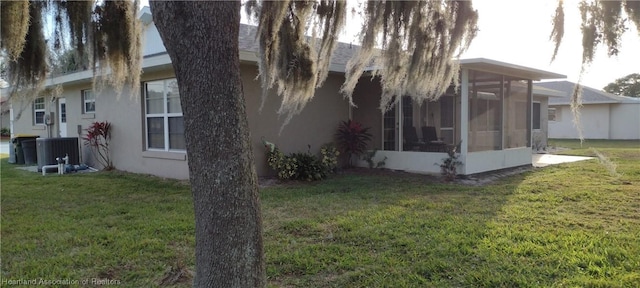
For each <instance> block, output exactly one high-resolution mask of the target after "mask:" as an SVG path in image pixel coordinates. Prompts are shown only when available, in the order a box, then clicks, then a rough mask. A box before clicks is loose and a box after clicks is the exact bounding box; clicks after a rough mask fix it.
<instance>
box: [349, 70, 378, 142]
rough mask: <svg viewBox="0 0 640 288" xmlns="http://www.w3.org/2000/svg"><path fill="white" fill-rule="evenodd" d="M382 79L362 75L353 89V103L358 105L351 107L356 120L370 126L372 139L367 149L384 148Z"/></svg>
mask: <svg viewBox="0 0 640 288" xmlns="http://www.w3.org/2000/svg"><path fill="white" fill-rule="evenodd" d="M381 94H382V89H381V86H380V81H378V80H377V79H373V80H372V79H371V77H362V78H360V80H358V85H357V86H356V88H355V90H354V91H353V103H354V104H355V105H356V106H357V107H353V108H352V109H351V116H352V118H353V120H354V121H358V122H360V123H361V124H362V125H363V126H364V127H370V129H369V132H370V133H371V136H372V137H371V141H370V142H369V143H368V146H367V149H370V150H375V149H377V150H382V112H381V111H380V109H379V107H380V95H381Z"/></svg>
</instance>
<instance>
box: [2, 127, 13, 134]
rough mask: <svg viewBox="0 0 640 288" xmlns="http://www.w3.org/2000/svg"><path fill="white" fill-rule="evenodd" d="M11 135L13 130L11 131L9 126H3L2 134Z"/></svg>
mask: <svg viewBox="0 0 640 288" xmlns="http://www.w3.org/2000/svg"><path fill="white" fill-rule="evenodd" d="M9 135H11V131H9V128H7V127H2V129H0V136H9Z"/></svg>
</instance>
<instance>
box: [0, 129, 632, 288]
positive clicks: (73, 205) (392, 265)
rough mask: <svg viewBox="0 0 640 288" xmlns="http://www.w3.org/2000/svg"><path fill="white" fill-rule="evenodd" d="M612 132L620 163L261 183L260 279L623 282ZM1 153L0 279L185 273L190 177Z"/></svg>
mask: <svg viewBox="0 0 640 288" xmlns="http://www.w3.org/2000/svg"><path fill="white" fill-rule="evenodd" d="M632 144H633V143H632ZM617 145H618V144H615V145H612V146H614V148H606V147H603V146H609V144H608V143H606V142H603V143H596V144H593V143H592V145H591V146H595V147H596V148H597V150H598V151H599V152H600V153H602V154H604V155H605V156H606V157H608V158H609V159H610V160H611V161H613V162H615V164H616V165H617V172H618V173H619V174H618V175H611V174H610V173H608V171H607V168H606V167H605V166H604V165H602V164H600V163H599V162H598V161H596V160H591V161H586V162H576V163H570V164H564V165H558V166H551V167H547V168H544V169H536V170H534V171H532V172H527V173H525V174H521V175H516V176H512V177H509V178H505V179H503V180H501V181H498V182H496V183H493V184H491V185H487V186H483V187H474V186H462V185H456V184H442V183H439V182H437V181H434V180H433V178H430V177H423V176H409V175H406V174H402V173H393V172H389V173H375V174H371V175H369V174H366V173H347V174H345V175H341V176H336V177H334V178H332V179H329V180H327V181H324V182H318V183H294V184H286V185H277V186H274V187H270V188H266V189H263V190H262V194H261V197H262V205H263V214H264V228H265V229H264V230H265V235H264V236H265V251H266V255H265V256H266V261H267V275H268V278H269V283H270V285H271V286H274V287H280V286H285V287H560V286H562V287H637V286H638V284H639V283H640V269H638V267H640V241H639V240H638V239H640V188H638V187H640V149H638V147H636V146H633V145H629V146H625V145H623V146H617ZM558 146H562V145H558ZM587 147H588V146H587ZM580 151H582V152H580ZM589 151H592V150H589V149H588V148H583V149H581V150H578V153H583V154H588V153H591V152H589ZM13 167H14V166H12V165H8V164H7V163H6V159H3V161H2V167H1V172H2V175H1V176H2V178H1V181H2V182H1V188H2V196H1V205H2V206H1V208H2V229H1V233H2V234H1V237H2V254H1V256H2V268H1V269H2V271H1V272H2V273H1V274H0V275H1V276H2V277H3V279H8V280H12V279H32V278H44V279H77V280H82V279H91V278H103V279H104V278H107V279H113V280H118V281H120V285H122V286H126V287H145V286H158V285H159V286H165V285H170V286H171V285H173V286H176V287H189V286H190V285H189V284H190V283H189V280H188V276H186V277H184V276H183V277H180V275H181V273H180V272H185V271H189V270H193V265H194V260H193V253H194V250H193V245H194V238H193V236H192V235H193V210H192V208H191V197H190V192H189V189H188V186H186V185H184V184H182V183H181V182H177V181H169V180H161V179H158V178H153V177H147V176H140V175H133V174H127V173H118V172H109V173H93V174H84V175H64V176H57V175H51V176H47V177H42V176H40V175H38V174H35V173H29V172H24V171H20V170H16V169H13ZM182 274H186V275H188V274H189V273H188V272H187V273H182ZM0 286H2V285H0Z"/></svg>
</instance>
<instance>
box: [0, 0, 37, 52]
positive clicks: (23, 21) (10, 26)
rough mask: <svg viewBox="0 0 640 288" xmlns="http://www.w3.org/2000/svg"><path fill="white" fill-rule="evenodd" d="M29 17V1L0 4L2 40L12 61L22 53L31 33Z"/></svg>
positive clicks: (0, 33)
mask: <svg viewBox="0 0 640 288" xmlns="http://www.w3.org/2000/svg"><path fill="white" fill-rule="evenodd" d="M29 15H30V13H29V1H27V0H22V1H2V2H0V17H1V19H0V20H1V21H2V22H1V23H0V35H1V36H2V37H1V38H0V39H2V49H4V50H5V51H7V54H8V56H9V59H10V60H13V61H15V60H16V59H18V57H19V56H20V54H21V53H22V50H23V48H24V45H25V42H26V37H27V32H28V31H29Z"/></svg>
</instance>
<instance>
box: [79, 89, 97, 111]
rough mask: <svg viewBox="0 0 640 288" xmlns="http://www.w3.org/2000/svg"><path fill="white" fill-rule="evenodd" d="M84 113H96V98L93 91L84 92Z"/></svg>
mask: <svg viewBox="0 0 640 288" xmlns="http://www.w3.org/2000/svg"><path fill="white" fill-rule="evenodd" d="M82 113H83V114H87V113H96V96H95V95H93V92H91V90H82Z"/></svg>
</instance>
